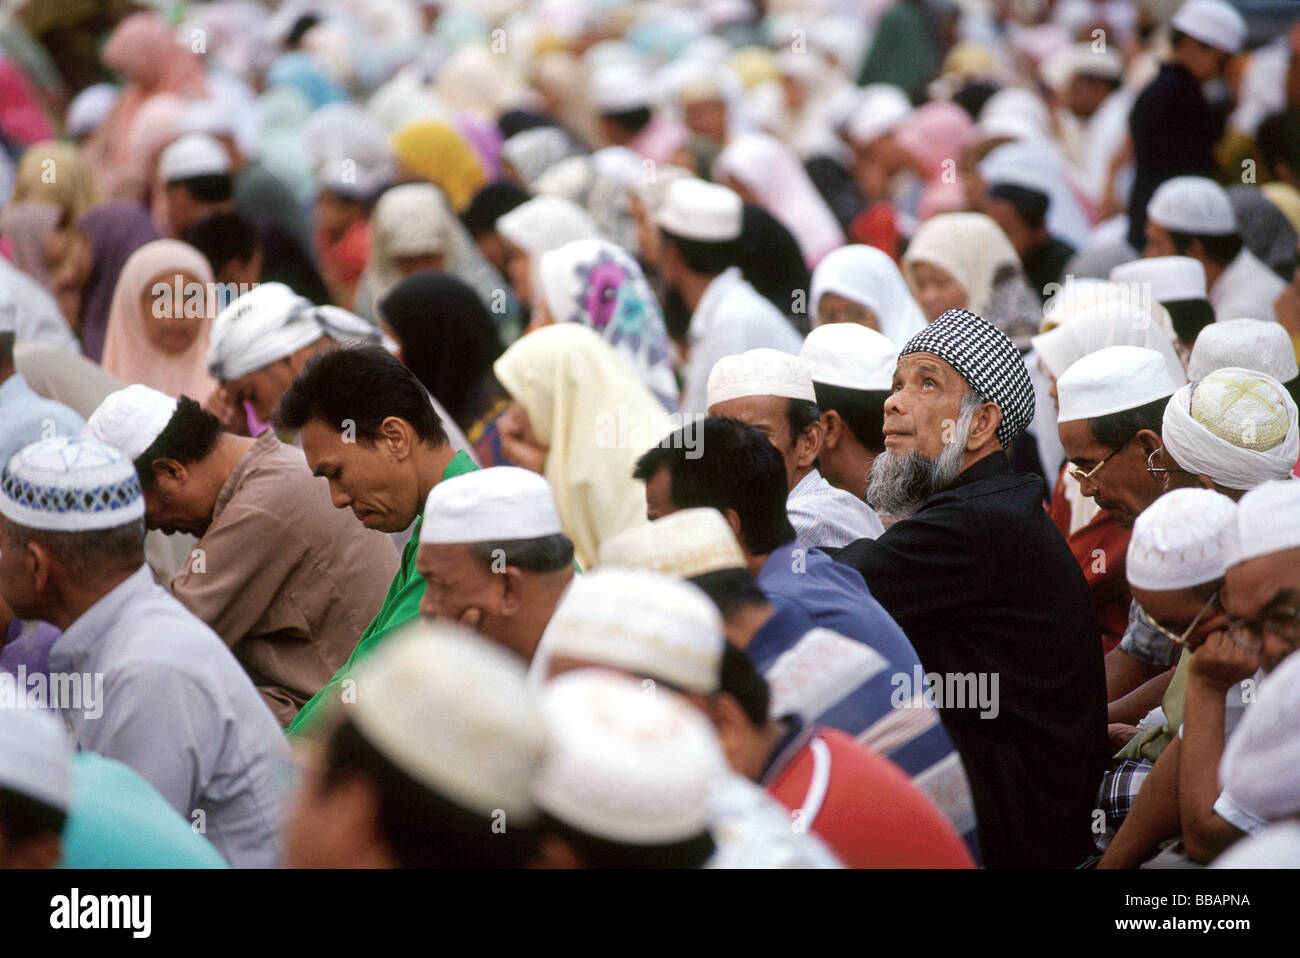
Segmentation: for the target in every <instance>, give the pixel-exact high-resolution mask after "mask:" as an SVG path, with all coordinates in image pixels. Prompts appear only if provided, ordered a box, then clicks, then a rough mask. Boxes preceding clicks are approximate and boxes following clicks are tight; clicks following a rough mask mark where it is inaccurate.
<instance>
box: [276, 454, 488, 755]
mask: <svg viewBox="0 0 1300 958" xmlns="http://www.w3.org/2000/svg"><path fill="white" fill-rule="evenodd" d="M476 469H478V466H476V465H475V464H474V460H473V459H471V458H470V457H469V456H467V455H466V454H465V452H464V450H457V452H456V455H454V456H452V459H451V462H449V463H447V468H446V469H445V470H443V473H442V478H443V479H450V478H451V477H452V476H460V475H463V474H465V473H467V472H473V471H475V470H476ZM423 521H424V516H423V514H421V515H418V516H416V517H415V525H414V526H413V527H412V528H411V538H410V540H408V541H407V543H406V547H405V548H404V549H402V567H401V568H400V569H398V570H397V575H396V576H394V578H393V582H392V584H391V585H390V586H389V587H388V595H386V596H384V604H383V605H382V606H380V608H379V613H378V614H377V615H376V616H375V617H374V619H372V620H371V622H370V625H368V626H367V627H366V631H365V632H364V633H362V635H361V639H360V640H359V641H358V642H357V647H356V648H355V649H353V650H352V654H351V655H350V656H348V660H347V661H346V662H345V663H343V668H341V669H339V670H338V672H336V673H335V674H334V678H332V679H330V680H329V684H328V685H326V686H325V687H324V688H323V689H321V690H320V691H319V692H317V693H316V694H315V695H313V696H312V697H311V698H310V699H309V700H308V701H307V704H306V705H304V706H303V707H302V710H301V711H299V712H298V714H297V716H295V718H294V720H293V721H292V722H290V723H289V727H288V728H287V729H286V730H285V732H286V734H288V735H306V734H310V727H311V726H313V725H315V724H316V723H317V722H318V721H320V719H321V718H322V716H323V715H324V714H325V713H326V712H328V711H329V708H330V707H331V706H332V705H333V704H334V703H335V702H336V701H338V699H339V687H340V685H341V684H342V682H343V680H344V679H345V678H347V676H348V674H349V673H351V671H352V669H353V667H355V665H356V663H358V662H360V661H361V660H362V659H364V658H365V657H366V656H367V655H369V654H370V653H371V652H372V651H373V650H374V649H375V648H376V647H377V646H378V645H380V644H381V643H382V642H383V641H384V639H386V638H388V637H389V636H390V635H392V634H393V632H395V631H396V630H397V629H400V628H401V627H402V626H404V625H406V624H407V623H408V622H411V621H412V620H414V619H418V618H419V617H420V600H421V599H422V598H424V580H423V579H422V578H421V577H420V573H419V572H418V571H416V568H415V557H416V554H417V553H418V552H419V551H420V525H421V523H422V522H423Z"/></svg>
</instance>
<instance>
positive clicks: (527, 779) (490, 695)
mask: <svg viewBox="0 0 1300 958" xmlns="http://www.w3.org/2000/svg"><path fill="white" fill-rule="evenodd" d="M355 678H356V683H357V685H356V699H355V702H353V703H350V704H348V705H345V706H344V708H345V709H347V710H348V714H349V715H350V717H351V719H352V721H353V723H354V724H355V725H356V727H357V729H358V730H359V731H360V732H361V734H362V735H363V736H365V738H366V740H367V741H369V742H370V743H371V744H372V745H373V746H375V748H377V749H378V750H379V751H380V752H382V753H383V754H384V755H385V756H386V757H387V758H388V759H389V760H390V761H392V762H393V763H394V764H395V765H397V766H398V767H399V768H401V769H402V771H404V772H406V774H408V775H410V776H411V777H412V778H414V779H415V780H416V781H418V782H420V783H421V784H423V785H425V786H427V787H428V788H430V789H431V790H433V791H435V792H437V793H438V794H440V795H442V796H444V797H445V798H447V799H449V800H451V801H452V802H454V803H455V804H457V805H459V806H461V807H462V808H465V809H468V810H469V811H472V812H475V813H477V814H479V815H481V816H483V817H485V818H487V817H490V816H491V815H492V814H493V813H494V812H495V811H496V810H497V809H501V810H502V811H504V812H505V813H506V816H507V823H508V822H509V821H511V820H513V821H517V822H528V821H530V820H532V819H533V818H534V817H535V816H536V807H535V806H534V804H533V801H532V798H531V794H530V793H531V789H532V784H533V777H534V776H535V774H536V772H537V769H538V767H539V766H540V764H541V760H542V754H543V752H544V750H545V747H546V734H545V725H544V723H543V722H542V716H541V711H540V706H539V703H538V702H537V700H536V699H535V698H534V696H533V694H532V693H531V692H529V691H528V690H527V689H525V687H524V665H523V663H522V662H521V661H520V660H519V659H517V658H515V657H514V656H512V655H510V654H509V653H507V652H504V651H502V650H501V649H499V648H497V647H496V646H494V645H492V644H491V643H490V642H487V641H485V640H484V639H481V638H479V637H478V636H476V635H474V634H473V633H471V632H468V631H467V630H465V629H462V628H461V627H459V626H456V625H451V624H448V623H442V622H438V623H433V622H425V621H419V622H415V623H412V624H411V625H410V626H408V627H407V628H406V629H404V630H403V631H402V632H401V633H400V634H398V635H395V636H393V637H392V638H391V639H389V640H388V641H386V642H385V643H384V644H383V645H382V646H381V647H379V648H377V649H376V650H375V651H374V652H373V653H372V654H371V655H370V656H369V657H368V658H367V659H366V660H365V661H364V662H363V663H361V665H360V666H358V668H357V671H356V675H355Z"/></svg>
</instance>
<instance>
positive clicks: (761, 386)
mask: <svg viewBox="0 0 1300 958" xmlns="http://www.w3.org/2000/svg"><path fill="white" fill-rule="evenodd" d="M746 396H780V397H782V398H785V399H801V400H804V401H805V402H816V401H817V394H816V393H815V392H814V391H813V383H812V377H811V376H810V375H808V367H807V366H805V365H804V364H803V361H802V360H800V359H799V357H798V356H793V355H791V354H790V353H786V352H782V351H781V350H779V349H750V350H747V351H746V352H743V353H736V354H735V355H732V356H723V357H722V358H721V359H719V360H718V361H717V362H716V363H714V364H713V368H712V369H711V370H709V385H708V400H707V402H708V405H709V406H710V407H712V406H715V405H717V404H718V403H721V402H729V401H730V400H732V399H743V398H745V397H746Z"/></svg>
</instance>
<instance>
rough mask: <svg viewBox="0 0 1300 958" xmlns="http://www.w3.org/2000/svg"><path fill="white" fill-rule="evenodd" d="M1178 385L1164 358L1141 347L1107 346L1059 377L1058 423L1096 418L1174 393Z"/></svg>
mask: <svg viewBox="0 0 1300 958" xmlns="http://www.w3.org/2000/svg"><path fill="white" fill-rule="evenodd" d="M1177 390H1178V384H1177V383H1176V382H1174V380H1173V377H1172V376H1170V375H1169V366H1168V364H1167V363H1166V362H1165V358H1164V357H1163V356H1161V355H1160V354H1159V353H1158V352H1156V351H1155V350H1154V349H1144V348H1143V347H1141V346H1107V347H1106V348H1105V349H1099V350H1097V351H1096V352H1095V353H1089V354H1088V355H1087V356H1084V357H1083V358H1082V359H1080V360H1079V361H1078V362H1076V363H1074V364H1073V365H1072V366H1070V368H1069V369H1067V370H1066V371H1065V372H1063V373H1061V376H1060V378H1059V379H1057V380H1056V396H1057V403H1058V405H1059V406H1060V410H1061V411H1060V413H1059V414H1058V415H1057V417H1056V421H1057V422H1076V421H1078V420H1080V419H1096V418H1097V417H1098V416H1109V415H1111V414H1112V413H1117V412H1123V411H1124V410H1126V409H1136V408H1138V407H1139V406H1145V405H1146V404H1147V403H1149V402H1155V401H1156V400H1157V399H1165V398H1168V397H1169V396H1172V395H1173V394H1174V393H1175V392H1176V391H1177Z"/></svg>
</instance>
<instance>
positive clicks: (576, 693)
mask: <svg viewBox="0 0 1300 958" xmlns="http://www.w3.org/2000/svg"><path fill="white" fill-rule="evenodd" d="M542 714H543V715H544V716H545V720H546V726H547V730H548V732H549V734H550V738H551V747H550V749H549V750H548V752H547V756H546V761H545V763H544V764H543V765H542V769H541V772H540V773H539V774H538V776H537V780H536V784H535V785H534V788H533V795H534V798H535V799H536V801H537V804H538V805H539V806H540V807H541V808H542V809H544V810H545V811H546V812H548V813H549V814H550V815H552V816H553V817H555V818H557V819H559V820H560V821H562V822H564V823H565V824H566V825H568V826H570V827H572V828H575V829H577V830H578V831H580V832H584V833H586V834H588V835H593V836H595V837H597V838H603V839H606V840H608V841H612V842H618V843H621V844H626V845H666V844H670V843H673V842H681V841H686V840H687V839H690V838H693V837H695V836H696V835H699V834H700V833H702V832H705V831H707V830H708V827H709V798H710V794H711V792H712V790H713V788H714V787H715V784H716V783H717V782H719V781H720V780H721V779H722V777H723V776H724V775H725V774H726V760H725V759H724V758H723V755H722V750H721V748H720V747H719V745H718V741H717V735H716V733H715V732H714V730H713V726H712V725H711V724H710V723H709V720H708V719H706V718H705V717H704V715H703V714H702V713H701V712H699V711H698V710H696V709H695V708H693V707H692V706H691V705H689V704H688V703H686V702H685V701H683V700H682V699H681V698H680V697H679V696H677V695H674V694H673V693H672V692H670V691H668V690H666V689H658V688H653V687H650V688H647V687H643V686H642V685H641V683H639V682H637V681H635V680H632V679H629V678H627V677H626V676H621V675H617V674H615V673H612V672H607V671H604V670H601V669H582V670H580V671H577V672H570V673H566V674H565V675H561V676H559V677H558V678H556V679H554V680H553V681H552V682H550V683H549V684H548V685H547V686H546V689H545V691H544V692H543V694H542Z"/></svg>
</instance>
